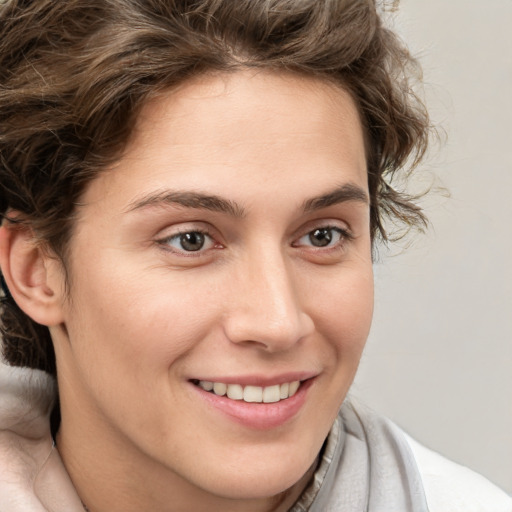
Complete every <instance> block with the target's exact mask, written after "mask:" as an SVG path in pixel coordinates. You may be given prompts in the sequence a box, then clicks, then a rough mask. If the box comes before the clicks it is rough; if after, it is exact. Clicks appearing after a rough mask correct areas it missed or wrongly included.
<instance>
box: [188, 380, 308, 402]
mask: <svg viewBox="0 0 512 512" xmlns="http://www.w3.org/2000/svg"><path fill="white" fill-rule="evenodd" d="M194 384H195V385H197V386H199V387H200V388H201V389H204V390H205V391H209V392H211V393H214V394H215V395H217V396H226V397H227V398H230V399H231V400H240V401H244V402H248V403H266V404H269V403H275V402H280V401H281V400H286V399H287V398H290V397H292V396H293V395H295V393H297V390H298V389H299V387H300V384H301V383H300V381H298V380H295V381H292V382H285V383H283V384H276V385H274V386H266V387H261V386H242V385H241V384H225V383H223V382H211V381H207V380H200V381H194Z"/></svg>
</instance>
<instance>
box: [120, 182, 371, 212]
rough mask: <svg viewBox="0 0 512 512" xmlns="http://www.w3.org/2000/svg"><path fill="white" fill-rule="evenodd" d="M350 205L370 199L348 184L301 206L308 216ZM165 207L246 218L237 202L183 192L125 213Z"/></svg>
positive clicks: (145, 200)
mask: <svg viewBox="0 0 512 512" xmlns="http://www.w3.org/2000/svg"><path fill="white" fill-rule="evenodd" d="M347 201H357V202H361V203H364V204H369V199H368V195H367V193H366V192H365V191H364V189H362V188H361V187H359V186H357V185H354V184H352V183H347V184H345V185H342V186H341V187H338V188H336V189H335V190H333V191H332V192H328V193H326V194H322V195H320V196H316V197H312V198H311V199H308V200H306V201H305V202H304V203H303V204H302V210H303V211H304V212H305V213H309V212H312V211H316V210H320V209H322V208H327V207H329V206H333V205H335V204H340V203H345V202H347ZM165 205H178V206H183V207H185V208H195V209H200V210H209V211H214V212H219V213H226V214H228V215H231V216H232V217H244V216H245V215H246V211H245V209H244V208H243V207H242V206H240V205H239V204H238V203H236V202H235V201H230V200H228V199H224V198H222V197H220V196H216V195H210V194H203V193H201V192H184V191H162V192H157V193H154V194H149V195H147V196H144V197H142V198H141V199H138V200H136V201H134V202H133V203H131V204H130V206H129V207H128V209H127V210H126V211H127V212H131V211H135V210H140V209H143V208H148V207H158V206H165Z"/></svg>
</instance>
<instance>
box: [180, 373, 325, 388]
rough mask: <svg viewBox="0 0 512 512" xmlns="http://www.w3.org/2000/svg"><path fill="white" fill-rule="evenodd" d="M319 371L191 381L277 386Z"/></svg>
mask: <svg viewBox="0 0 512 512" xmlns="http://www.w3.org/2000/svg"><path fill="white" fill-rule="evenodd" d="M317 375H318V372H308V371H302V372H287V373H281V374H279V375H274V376H268V375H256V374H254V375H237V376H232V375H231V376H215V377H212V376H206V377H193V378H191V379H189V380H190V381H201V380H202V381H208V382H222V383H224V384H240V385H242V386H261V387H268V386H276V385H278V384H285V383H286V382H294V381H297V380H299V381H304V380H308V379H311V378H313V377H316V376H317Z"/></svg>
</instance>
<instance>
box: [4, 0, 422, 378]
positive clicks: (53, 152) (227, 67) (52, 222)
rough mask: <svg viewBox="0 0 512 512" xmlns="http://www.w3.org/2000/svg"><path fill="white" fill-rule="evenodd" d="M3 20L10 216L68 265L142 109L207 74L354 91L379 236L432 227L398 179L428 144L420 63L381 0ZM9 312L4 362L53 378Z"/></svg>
mask: <svg viewBox="0 0 512 512" xmlns="http://www.w3.org/2000/svg"><path fill="white" fill-rule="evenodd" d="M0 27H2V28H1V37H0V216H1V217H2V218H4V222H14V221H15V222H23V223H27V224H28V225H30V227H31V228H32V229H33V231H34V233H35V234H36V236H37V238H38V239H39V240H41V241H42V242H44V243H45V244H47V246H48V247H49V248H51V250H52V251H53V252H54V253H55V254H56V255H57V256H58V257H59V258H60V259H62V261H63V262H65V256H66V246H67V244H68V242H69V240H70V237H71V236H72V229H73V216H74V213H75V205H76V204H77V202H78V201H79V198H80V196H81V194H82V193H83V191H84V187H85V186H86V185H87V184H88V183H89V182H90V181H91V180H93V179H94V177H95V176H96V175H97V173H99V172H102V170H103V169H105V168H106V167H108V165H109V164H111V163H112V162H114V161H115V160H116V158H118V157H119V155H120V154H121V152H122V150H123V148H124V146H125V145H126V143H127V141H128V140H129V137H130V133H131V129H132V127H133V126H134V121H135V119H136V117H137V114H138V112H139V111H140V109H141V107H142V106H143V105H144V104H145V103H146V102H147V101H148V100H149V99H151V98H152V97H154V96H155V95H156V94H158V93H159V92H161V91H163V90H168V89H172V88H173V87H176V86H178V85H179V84H182V83H183V82H185V81H187V80H188V79H190V78H192V77H194V76H197V75H200V74H201V73H205V72H208V71H220V72H226V73H230V72H235V71H236V70H239V69H241V68H247V67H251V68H266V69H272V70H277V71H279V70H281V71H286V72H292V73H299V74H302V75H307V76H314V77H319V78H321V79H325V80H329V81H331V82H333V83H335V84H338V85H339V86H340V87H342V88H344V89H345V90H347V91H349V92H350V93H351V94H352V96H353V98H354V99H355V101H356V104H357V106H358V108H359V112H360V115H361V118H362V121H363V125H364V129H365V132H366V133H365V135H366V141H367V161H368V185H369V193H370V200H371V204H370V214H371V226H370V229H371V235H372V239H373V240H375V238H377V237H380V238H381V239H383V240H387V239H388V238H389V237H390V235H389V233H387V232H386V229H385V222H386V221H387V219H389V220H391V221H392V223H393V224H395V225H396V224H401V225H405V226H422V225H425V223H426V219H425V217H424V215H423V213H422V211H421V209H420V208H419V207H418V206H417V204H415V202H414V201H413V200H411V198H410V197H409V196H407V195H405V194H404V193H402V192H400V191H398V190H395V189H394V188H393V186H392V178H393V176H394V175H395V173H397V172H399V171H401V172H402V173H405V174H407V173H408V172H409V171H410V170H411V168H413V167H414V166H415V165H416V164H417V163H418V162H419V160H420V159H421V157H422V156H423V154H424V152H425V149H426V147H427V142H428V135H429V120H428V116H427V113H426V110H425V108H424V106H423V104H422V102H421V101H419V99H418V97H417V96H416V95H415V93H414V92H413V90H412V88H411V78H412V79H414V78H415V77H417V76H418V73H419V67H418V66H417V63H416V62H415V60H414V59H413V58H412V57H411V55H410V54H409V52H408V50H407V48H406V47H405V46H404V45H403V44H402V42H401V41H400V40H399V38H397V36H396V35H395V34H394V33H393V32H391V31H390V30H389V29H387V28H386V27H385V26H384V25H383V23H382V20H381V19H380V16H379V14H378V10H377V6H376V5H375V1H373V0H237V1H227V0H66V1H65V2H55V1H54V0H37V1H36V2H34V1H29V0H0ZM11 212H16V219H14V218H12V215H11V214H10V213H11ZM4 288H5V283H4ZM0 315H1V316H0V318H1V332H2V335H3V343H4V357H5V358H6V360H7V361H8V362H10V363H11V364H13V365H21V366H30V367H33V368H40V369H43V370H46V371H48V372H50V373H55V357H54V353H53V347H52V342H51V338H50V335H49V331H48V329H47V328H46V327H44V326H41V325H38V324H36V323H35V322H33V321H32V320H31V319H30V318H29V317H28V316H27V315H25V314H24V313H23V312H22V311H21V310H20V309H19V308H18V306H17V305H16V303H15V302H14V300H13V299H12V297H11V296H10V295H9V293H8V290H5V292H4V296H3V298H2V303H1V309H0Z"/></svg>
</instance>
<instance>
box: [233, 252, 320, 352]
mask: <svg viewBox="0 0 512 512" xmlns="http://www.w3.org/2000/svg"><path fill="white" fill-rule="evenodd" d="M259 256H260V257H255V258H252V259H251V260H250V261H249V262H247V263H246V264H245V265H243V266H242V268H240V269H239V272H237V273H236V274H235V275H233V278H232V279H233V280H232V283H231V286H230V289H231V296H232V301H231V308H230V311H229V312H227V316H226V317H225V321H224V329H225V333H226V335H227V337H228V339H229V340H230V341H231V342H233V343H238V344H245V345H253V346H258V347H260V348H262V349H264V350H266V351H267V352H279V351H285V350H288V349H290V348H291V347H293V346H294V345H295V344H296V343H298V342H299V341H300V340H302V339H303V338H305V337H306V336H308V335H309V334H311V333H312V332H313V330H314V323H313V320H312V318H311V316H310V315H309V314H308V313H307V312H306V311H305V309H304V307H303V301H302V300H301V297H300V296H299V293H298V284H299V283H298V279H299V277H298V276H296V275H294V274H293V272H291V271H290V269H288V268H287V265H286V262H285V260H284V258H283V256H282V255H280V254H273V255H266V256H265V257H261V256H262V255H261V254H260V255H259Z"/></svg>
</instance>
